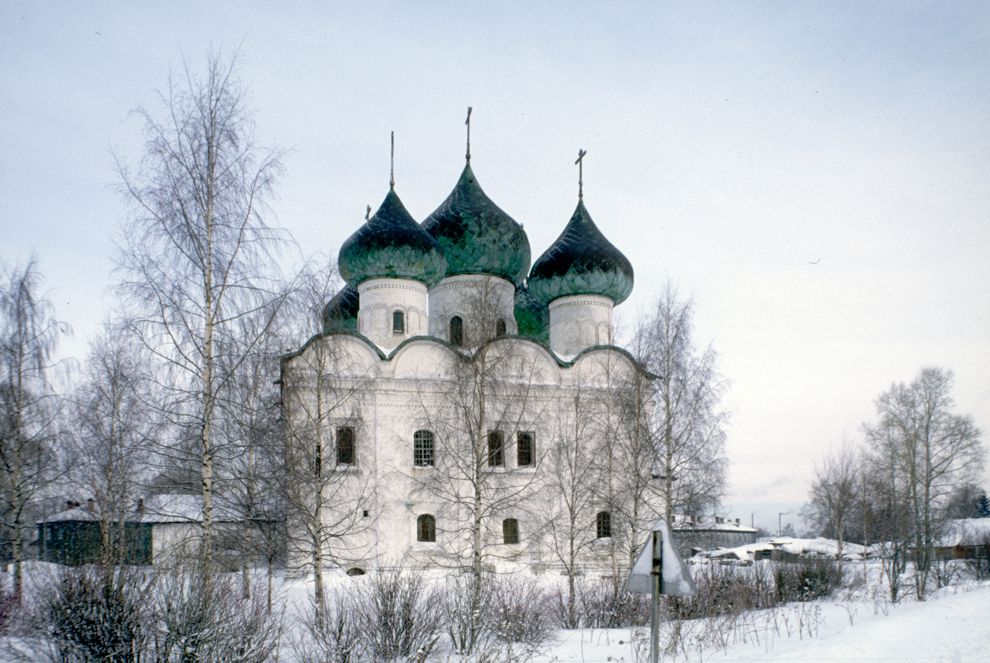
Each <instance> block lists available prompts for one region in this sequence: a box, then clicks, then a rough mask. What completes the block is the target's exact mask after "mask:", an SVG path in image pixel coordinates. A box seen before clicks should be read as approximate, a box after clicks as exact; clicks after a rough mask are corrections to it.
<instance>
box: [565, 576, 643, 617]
mask: <svg viewBox="0 0 990 663" xmlns="http://www.w3.org/2000/svg"><path fill="white" fill-rule="evenodd" d="M575 589H576V594H577V604H578V610H579V612H580V625H581V626H582V627H584V628H620V627H623V626H642V625H643V624H649V623H650V597H649V595H647V594H630V593H628V592H626V591H625V590H624V589H623V588H622V585H621V584H620V583H619V582H617V581H616V580H615V579H614V578H596V579H585V578H582V579H581V580H580V581H579V582H577V583H576V585H575ZM559 603H562V601H560V602H559Z"/></svg>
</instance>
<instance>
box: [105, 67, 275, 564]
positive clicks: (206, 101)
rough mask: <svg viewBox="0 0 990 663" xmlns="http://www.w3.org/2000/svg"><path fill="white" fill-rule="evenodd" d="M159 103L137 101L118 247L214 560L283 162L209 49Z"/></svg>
mask: <svg viewBox="0 0 990 663" xmlns="http://www.w3.org/2000/svg"><path fill="white" fill-rule="evenodd" d="M160 102H161V111H160V113H152V112H150V111H147V110H145V109H143V108H142V109H139V110H138V111H137V113H138V115H139V116H140V117H141V118H142V119H143V120H144V123H145V133H146V143H145V155H144V158H143V160H142V161H141V164H140V166H139V167H138V168H137V169H136V170H135V171H131V170H130V169H128V168H127V167H125V166H123V165H121V166H120V176H121V180H122V182H123V187H124V189H125V192H126V194H127V195H128V196H129V198H130V200H131V201H132V202H133V207H134V214H133V215H132V218H131V220H130V223H129V224H128V227H127V230H126V232H125V234H124V238H123V246H122V248H121V250H120V252H119V265H120V274H121V277H122V281H121V282H120V285H119V292H120V293H121V294H122V295H123V296H124V297H125V298H126V302H127V304H128V305H129V309H130V311H131V313H132V314H133V320H134V322H133V325H132V327H133V332H134V333H135V334H136V335H137V336H138V337H139V338H140V339H141V341H142V342H143V344H144V346H145V348H146V349H147V350H148V351H149V352H150V353H151V355H152V356H153V357H155V358H156V359H157V366H156V367H157V369H158V376H157V377H158V381H159V384H160V386H161V388H162V389H163V392H164V393H165V394H166V397H165V398H164V399H163V403H162V406H161V410H162V414H163V415H164V416H165V418H166V419H167V420H168V421H169V423H170V424H171V425H172V426H173V427H175V428H176V429H177V430H179V431H180V433H179V434H178V435H177V437H178V438H180V439H184V440H186V441H187V442H193V441H194V446H193V447H192V448H191V449H190V450H189V451H190V452H192V455H191V457H190V458H189V459H187V460H194V461H195V462H196V464H197V465H198V470H199V482H200V485H199V488H200V491H199V492H200V493H201V495H202V500H203V512H202V531H203V550H204V554H205V555H206V557H207V559H209V558H210V556H211V555H212V539H213V535H214V532H213V501H214V488H215V487H214V481H215V477H216V468H215V461H216V459H217V457H218V454H219V453H220V452H221V447H222V445H223V440H222V439H221V438H220V436H218V434H217V431H215V430H214V425H215V423H216V421H217V416H218V410H219V394H220V393H222V392H223V390H224V388H225V385H226V384H227V383H228V382H229V381H230V380H231V379H232V376H233V375H235V374H236V372H237V371H238V370H240V368H241V364H242V361H243V358H244V357H246V356H248V355H249V353H250V351H251V350H252V349H253V348H254V347H255V346H256V345H257V343H258V342H259V339H260V338H262V337H263V336H264V335H265V334H266V333H267V332H268V331H269V329H270V323H271V321H272V319H273V318H270V319H269V321H268V322H269V324H262V325H260V326H258V327H257V328H255V329H254V330H253V332H252V335H251V336H249V337H246V338H238V337H237V335H236V334H237V332H238V331H240V329H238V328H237V326H236V325H235V324H234V323H235V322H236V321H237V320H238V319H239V318H240V317H241V316H244V315H247V314H250V313H252V312H256V311H259V310H262V309H265V308H266V307H268V306H270V303H271V301H272V300H273V299H274V298H275V297H276V296H277V290H278V287H277V284H276V276H275V275H276V273H277V270H276V268H275V264H274V260H273V250H274V249H275V247H276V246H277V243H278V241H279V239H280V233H279V232H277V231H276V230H273V229H272V228H271V227H270V226H269V225H268V224H267V223H266V221H265V215H266V212H267V201H268V200H269V198H270V196H271V193H272V187H273V185H274V182H275V179H276V177H277V175H278V174H279V173H280V171H281V165H280V162H279V155H278V153H276V152H273V151H270V150H265V149H262V148H260V147H259V146H258V144H257V143H256V141H255V137H254V125H253V120H252V117H251V113H250V111H249V110H248V108H247V106H246V92H245V90H244V89H243V88H242V86H241V85H240V83H239V82H238V80H237V75H236V60H234V61H231V62H230V63H225V62H224V61H223V60H222V59H221V57H220V56H218V55H211V56H210V57H209V58H208V61H207V65H206V70H205V73H204V74H203V75H202V76H200V75H197V74H196V73H195V72H193V71H192V70H191V69H190V67H189V65H188V64H186V65H185V66H184V68H183V70H182V72H181V74H180V76H179V77H178V78H177V79H172V80H170V82H169V86H168V88H167V89H166V90H165V91H164V92H163V93H162V94H161V95H160ZM175 451H177V450H173V452H175Z"/></svg>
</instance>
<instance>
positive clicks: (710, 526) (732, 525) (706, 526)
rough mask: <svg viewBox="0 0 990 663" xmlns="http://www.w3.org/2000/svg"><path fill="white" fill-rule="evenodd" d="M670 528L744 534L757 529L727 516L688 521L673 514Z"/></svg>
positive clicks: (754, 531) (683, 530)
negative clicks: (738, 522)
mask: <svg viewBox="0 0 990 663" xmlns="http://www.w3.org/2000/svg"><path fill="white" fill-rule="evenodd" d="M719 520H721V522H719ZM672 529H673V530H674V531H675V532H739V533H745V534H756V533H757V531H756V530H755V529H753V528H752V527H746V526H745V525H740V524H737V523H736V522H735V521H734V520H733V521H730V520H729V519H728V518H723V519H716V518H699V519H693V520H690V521H689V520H687V519H686V518H685V517H684V516H675V517H674V526H673V528H672Z"/></svg>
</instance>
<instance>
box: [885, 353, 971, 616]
mask: <svg viewBox="0 0 990 663" xmlns="http://www.w3.org/2000/svg"><path fill="white" fill-rule="evenodd" d="M951 389H952V373H951V372H949V371H945V370H942V369H939V368H925V369H922V371H921V373H920V374H919V375H918V377H917V378H915V380H914V381H913V382H911V384H904V383H899V384H894V385H892V386H891V387H890V389H888V390H887V391H885V392H884V393H883V394H881V395H880V397H879V398H877V401H876V409H877V422H876V423H875V424H872V425H868V426H867V428H866V432H867V437H868V439H869V440H870V441H871V442H872V443H873V444H874V445H875V448H876V451H877V453H876V455H875V456H876V461H877V463H878V464H881V463H882V464H884V465H886V469H887V471H888V472H889V474H890V475H891V486H892V487H893V488H894V489H897V488H900V490H901V491H902V492H901V499H902V500H903V502H904V503H905V504H906V505H907V507H908V510H909V513H908V517H909V530H908V531H906V532H904V534H907V535H908V536H909V541H910V545H911V547H912V548H913V552H914V561H915V567H916V569H915V570H916V572H915V593H916V595H917V597H918V598H919V599H924V598H925V594H926V591H927V583H928V578H929V575H930V572H931V565H932V562H933V561H934V547H935V542H936V540H937V538H938V536H939V534H940V531H941V526H942V524H943V523H942V517H941V514H942V509H943V508H944V506H945V504H946V502H947V501H948V499H949V497H950V495H951V492H952V490H953V489H955V488H957V487H958V486H960V485H963V484H965V483H966V482H968V481H972V480H973V479H974V478H975V477H976V476H977V475H978V473H979V472H980V471H981V470H982V468H983V460H984V449H983V445H982V443H981V437H980V436H981V433H980V430H979V429H978V428H977V427H976V425H975V423H974V422H973V419H972V417H970V416H964V415H958V414H954V413H953V412H952V408H953V406H954V401H953V399H952V396H951Z"/></svg>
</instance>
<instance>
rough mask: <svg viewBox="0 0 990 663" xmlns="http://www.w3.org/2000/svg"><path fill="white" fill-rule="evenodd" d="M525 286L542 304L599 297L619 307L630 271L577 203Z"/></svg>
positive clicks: (630, 278)
mask: <svg viewBox="0 0 990 663" xmlns="http://www.w3.org/2000/svg"><path fill="white" fill-rule="evenodd" d="M528 285H529V291H530V293H531V294H532V295H533V297H535V298H536V299H538V300H539V301H541V302H543V303H544V304H549V303H550V302H551V301H553V300H555V299H557V298H558V297H567V296H569V295H601V296H603V297H608V298H609V299H611V300H612V302H614V303H615V304H620V303H622V302H623V301H625V300H626V298H627V297H628V296H629V293H631V292H632V287H633V268H632V265H631V264H629V260H628V259H627V258H626V257H625V256H624V255H622V253H621V252H619V250H618V249H617V248H615V247H614V246H613V245H612V243H611V242H609V241H608V240H607V239H605V236H604V235H603V234H602V232H601V231H600V230H599V229H598V226H596V225H595V222H594V221H592V219H591V215H590V214H588V210H587V209H585V207H584V202H583V201H580V200H579V201H578V205H577V209H575V210H574V215H573V216H572V217H571V220H570V221H569V222H568V223H567V226H566V227H565V228H564V232H562V233H561V234H560V237H558V238H557V239H556V240H555V241H554V243H553V244H551V245H550V248H549V249H547V250H546V252H544V254H543V255H542V256H540V257H539V259H538V260H537V261H536V264H534V265H533V271H532V272H530V275H529V283H528Z"/></svg>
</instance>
